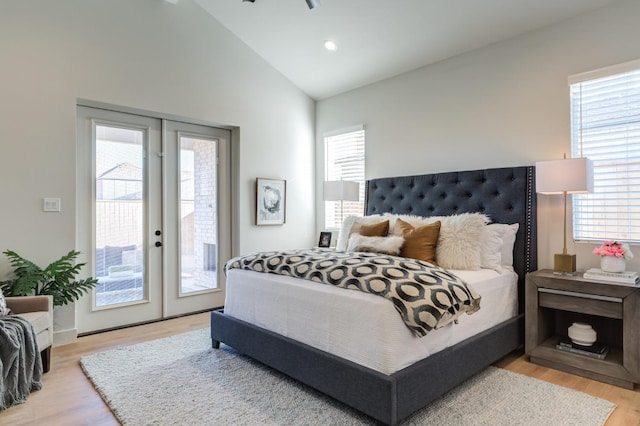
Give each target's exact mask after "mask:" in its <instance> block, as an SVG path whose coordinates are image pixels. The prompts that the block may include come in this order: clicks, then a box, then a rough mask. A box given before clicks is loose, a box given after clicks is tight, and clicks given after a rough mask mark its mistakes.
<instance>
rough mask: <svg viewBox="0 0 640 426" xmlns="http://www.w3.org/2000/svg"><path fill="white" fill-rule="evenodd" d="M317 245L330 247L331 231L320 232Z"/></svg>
mask: <svg viewBox="0 0 640 426" xmlns="http://www.w3.org/2000/svg"><path fill="white" fill-rule="evenodd" d="M318 247H323V248H324V247H331V232H320V239H319V240H318Z"/></svg>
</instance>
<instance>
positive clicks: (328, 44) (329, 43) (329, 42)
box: [324, 40, 338, 52]
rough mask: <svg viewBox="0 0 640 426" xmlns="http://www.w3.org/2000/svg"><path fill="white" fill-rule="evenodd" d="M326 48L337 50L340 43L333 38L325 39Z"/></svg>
mask: <svg viewBox="0 0 640 426" xmlns="http://www.w3.org/2000/svg"><path fill="white" fill-rule="evenodd" d="M324 48H325V49H327V50H330V51H331V52H333V51H334V50H336V49H337V48H338V45H337V44H336V42H335V41H333V40H325V41H324Z"/></svg>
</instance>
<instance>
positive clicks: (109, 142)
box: [95, 125, 145, 306]
mask: <svg viewBox="0 0 640 426" xmlns="http://www.w3.org/2000/svg"><path fill="white" fill-rule="evenodd" d="M143 142H144V132H143V131H142V130H132V129H125V128H117V127H110V126H104V125H98V126H96V176H95V190H96V205H95V213H96V226H95V232H96V235H95V241H96V247H95V249H96V259H95V265H96V273H95V274H96V278H97V279H98V286H97V287H96V306H108V305H114V304H121V303H129V302H135V301H139V300H143V299H144V286H143V282H144V262H143V259H144V252H143V242H144V233H143V230H144V208H145V206H144V188H145V185H144V173H143V172H144V164H143V158H144V145H143Z"/></svg>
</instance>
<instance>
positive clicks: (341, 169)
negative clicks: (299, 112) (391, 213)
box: [324, 126, 365, 229]
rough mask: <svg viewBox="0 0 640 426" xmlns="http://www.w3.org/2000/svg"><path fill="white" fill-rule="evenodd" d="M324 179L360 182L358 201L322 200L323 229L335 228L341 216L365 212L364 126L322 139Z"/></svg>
mask: <svg viewBox="0 0 640 426" xmlns="http://www.w3.org/2000/svg"><path fill="white" fill-rule="evenodd" d="M324 159H325V163H324V164H325V166H324V176H325V180H326V181H330V180H348V181H355V182H358V183H359V184H360V200H358V201H325V203H324V213H325V214H324V218H325V219H324V223H325V228H326V229H338V228H340V226H341V225H342V220H343V219H344V217H346V216H349V215H356V216H362V215H363V214H364V184H365V182H364V129H363V128H362V127H361V126H360V127H359V128H358V129H356V130H347V131H344V130H343V131H340V132H335V133H333V134H331V135H326V136H325V138H324Z"/></svg>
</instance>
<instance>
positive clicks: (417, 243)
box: [394, 219, 440, 265]
mask: <svg viewBox="0 0 640 426" xmlns="http://www.w3.org/2000/svg"><path fill="white" fill-rule="evenodd" d="M394 232H395V233H398V234H400V235H402V236H403V237H404V244H403V245H402V249H400V256H402V257H409V258H411V259H418V260H424V261H425V262H429V263H432V264H434V265H437V263H436V246H437V244H438V236H439V235H440V221H436V222H433V223H430V224H428V225H423V226H418V227H413V226H412V225H410V224H409V223H407V222H405V221H404V220H402V219H397V220H396V224H395V231H394Z"/></svg>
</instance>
